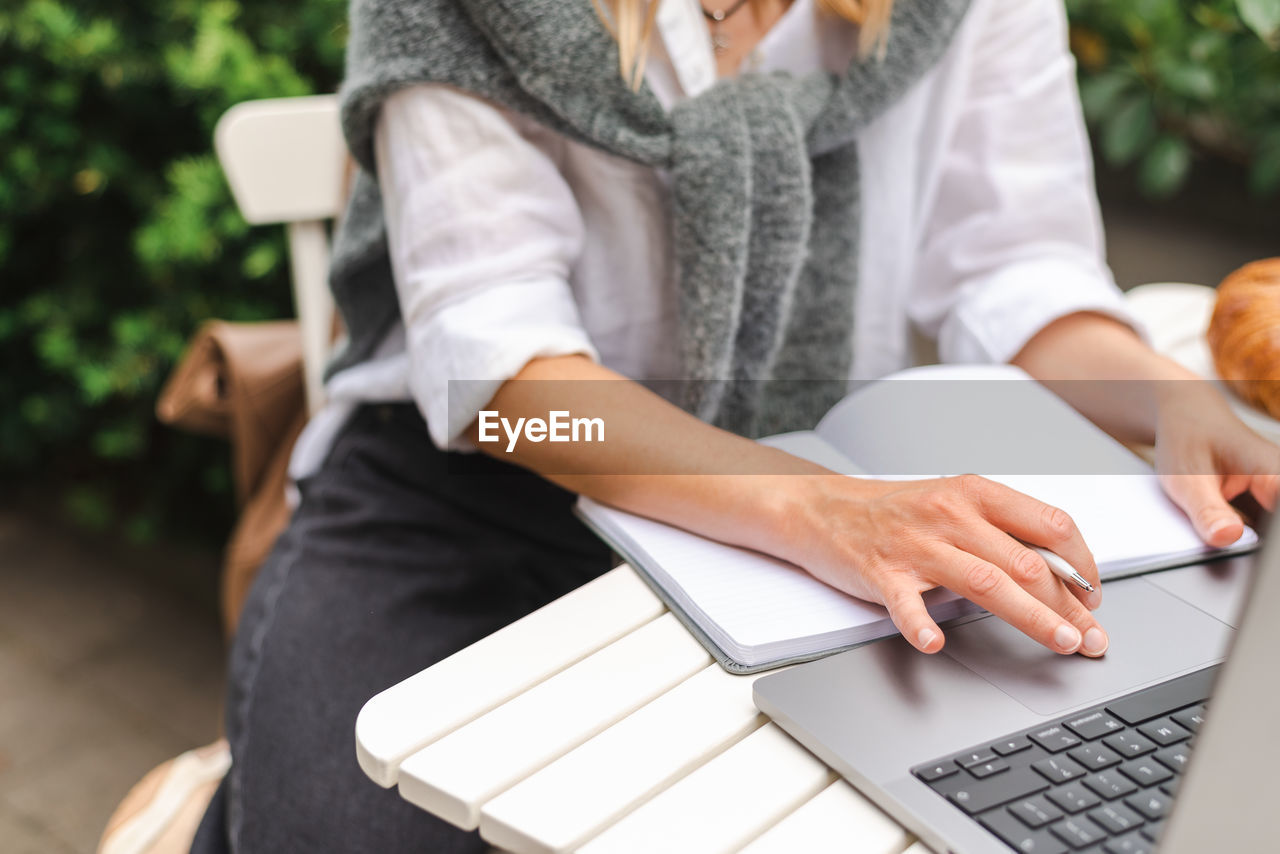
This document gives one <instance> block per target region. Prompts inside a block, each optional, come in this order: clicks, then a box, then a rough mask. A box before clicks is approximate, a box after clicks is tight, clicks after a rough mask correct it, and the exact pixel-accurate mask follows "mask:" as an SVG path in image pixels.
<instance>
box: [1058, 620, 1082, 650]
mask: <svg viewBox="0 0 1280 854" xmlns="http://www.w3.org/2000/svg"><path fill="white" fill-rule="evenodd" d="M1053 642H1054V643H1056V644H1057V645H1058V649H1060V650H1062V651H1063V652H1075V651H1076V650H1077V649H1078V648H1079V647H1080V630H1079V629H1077V628H1076V627H1075V626H1073V625H1070V624H1069V623H1062V624H1061V625H1060V626H1058V627H1057V628H1056V629H1054V630H1053Z"/></svg>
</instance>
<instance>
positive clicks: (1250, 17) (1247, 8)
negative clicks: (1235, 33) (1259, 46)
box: [1236, 0, 1280, 48]
mask: <svg viewBox="0 0 1280 854" xmlns="http://www.w3.org/2000/svg"><path fill="white" fill-rule="evenodd" d="M1236 9H1238V10H1239V12H1240V19H1241V20H1243V21H1244V22H1245V25H1246V26H1248V27H1249V29H1251V30H1253V31H1254V32H1255V33H1257V35H1258V38H1260V39H1262V40H1263V41H1264V42H1266V43H1267V44H1268V45H1270V46H1271V47H1273V48H1280V0H1236Z"/></svg>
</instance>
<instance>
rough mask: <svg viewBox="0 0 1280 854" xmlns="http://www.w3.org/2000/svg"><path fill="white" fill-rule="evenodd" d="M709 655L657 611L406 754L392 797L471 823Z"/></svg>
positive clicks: (694, 669)
mask: <svg viewBox="0 0 1280 854" xmlns="http://www.w3.org/2000/svg"><path fill="white" fill-rule="evenodd" d="M711 661H712V659H711V656H710V655H708V654H707V651H706V650H705V649H703V648H702V645H701V644H699V643H698V642H697V641H696V640H694V638H693V636H692V635H690V634H689V632H688V631H687V630H685V628H684V626H682V625H680V621H679V620H677V619H676V618H675V615H673V614H670V613H668V614H664V615H663V616H661V617H659V618H657V619H656V620H654V621H653V622H651V623H648V624H646V625H644V626H642V627H640V628H638V629H636V630H635V631H634V632H632V633H631V634H629V635H626V636H625V637H623V638H621V639H619V640H616V641H614V642H613V643H612V644H610V645H609V646H607V647H605V648H604V649H602V650H600V651H599V652H596V653H594V654H593V655H590V656H588V657H587V658H584V659H583V660H582V661H579V662H578V663H577V664H574V665H573V666H571V667H569V668H568V669H566V670H563V671H561V672H560V673H558V674H556V675H555V676H552V677H551V678H550V679H548V680H546V681H545V682H542V683H540V684H538V685H535V686H534V687H533V688H530V689H529V690H528V691H526V692H525V693H523V694H521V695H519V696H517V697H515V698H514V699H512V700H509V701H508V702H506V703H504V704H502V705H501V706H498V707H497V708H496V709H494V710H493V711H491V712H489V713H487V714H485V715H483V716H481V717H479V718H477V719H476V720H474V721H472V722H471V723H469V724H467V725H466V726H463V727H462V728H461V729H458V730H455V731H454V732H452V733H450V734H449V735H446V736H445V737H443V738H441V739H440V740H439V741H437V742H435V743H434V744H432V745H430V746H428V747H426V748H424V749H423V750H420V751H418V752H417V753H415V754H413V755H412V756H410V757H409V758H408V759H406V760H405V761H404V763H403V764H402V765H401V766H400V794H401V795H402V796H403V797H405V798H406V799H407V800H409V801H411V802H412V803H415V804H417V805H418V806H420V807H422V808H423V809H426V810H428V811H429V812H432V813H435V814H436V815H438V816H440V817H441V818H444V819H445V820H446V821H449V822H451V823H453V824H456V825H457V826H459V827H463V828H466V829H468V830H471V829H474V828H475V827H476V826H477V825H478V824H479V822H480V806H481V804H483V803H484V802H485V801H488V800H489V799H491V798H493V797H494V796H495V795H497V794H499V793H500V792H502V791H503V790H505V789H507V788H510V787H511V786H512V785H514V784H516V783H518V782H519V781H520V780H523V779H524V778H525V777H528V776H529V775H530V774H532V773H533V772H535V771H537V770H538V769H539V768H541V767H543V766H544V765H546V764H547V763H548V762H550V761H552V760H553V759H555V758H557V757H559V756H561V755H563V754H564V753H566V752H567V751H569V750H571V749H573V748H574V747H576V746H578V745H579V744H581V743H582V742H584V741H586V740H587V739H589V738H591V737H592V736H594V735H596V734H597V733H599V732H601V731H602V730H604V729H605V728H606V727H608V726H610V725H612V724H613V723H615V722H616V721H618V720H619V719H621V718H623V717H624V716H626V715H628V714H630V713H631V712H633V711H635V710H636V709H637V708H639V707H640V706H642V705H644V704H645V703H647V702H649V701H650V700H652V699H654V698H655V697H657V696H659V695H660V694H663V693H664V692H666V691H667V690H669V689H671V688H672V687H674V686H676V685H678V684H679V683H681V682H683V681H684V680H685V679H688V678H689V677H690V676H692V675H694V674H695V673H697V672H698V671H700V670H702V669H703V668H705V667H706V666H707V665H708V664H710V663H711Z"/></svg>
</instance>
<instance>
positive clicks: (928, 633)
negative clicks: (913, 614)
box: [916, 629, 938, 649]
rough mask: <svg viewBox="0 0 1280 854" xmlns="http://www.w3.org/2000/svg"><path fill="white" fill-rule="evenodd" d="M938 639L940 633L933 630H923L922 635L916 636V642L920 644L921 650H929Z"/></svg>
mask: <svg viewBox="0 0 1280 854" xmlns="http://www.w3.org/2000/svg"><path fill="white" fill-rule="evenodd" d="M937 637H938V633H937V632H935V631H934V630H933V629H921V630H920V634H918V635H916V640H918V641H919V642H920V648H921V649H928V648H929V645H930V644H932V643H933V641H934V639H935V638H937Z"/></svg>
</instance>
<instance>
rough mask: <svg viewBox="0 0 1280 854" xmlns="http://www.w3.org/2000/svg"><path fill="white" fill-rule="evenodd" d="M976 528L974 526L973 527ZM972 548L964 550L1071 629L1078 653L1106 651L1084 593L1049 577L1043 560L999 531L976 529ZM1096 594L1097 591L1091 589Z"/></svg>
mask: <svg viewBox="0 0 1280 854" xmlns="http://www.w3.org/2000/svg"><path fill="white" fill-rule="evenodd" d="M975 527H977V526H975ZM970 540H971V542H972V545H971V546H970V547H968V548H965V549H964V551H968V552H970V553H971V554H974V555H977V556H978V557H981V558H982V559H984V560H987V561H989V562H991V563H993V564H995V565H996V566H998V567H1000V568H1001V569H1003V570H1004V571H1005V574H1006V575H1008V576H1009V577H1010V578H1011V579H1013V581H1014V583H1015V584H1017V585H1018V586H1019V587H1021V588H1022V589H1023V590H1025V591H1027V592H1028V593H1030V594H1031V595H1032V596H1034V597H1035V598H1037V599H1039V600H1040V601H1041V602H1043V603H1045V604H1046V605H1048V606H1049V607H1050V608H1052V609H1053V610H1054V611H1055V612H1056V613H1057V614H1058V615H1059V616H1061V617H1062V618H1063V619H1065V620H1067V621H1068V622H1069V623H1071V625H1073V626H1075V627H1076V629H1077V630H1078V631H1079V632H1080V635H1081V637H1082V638H1083V641H1082V643H1081V645H1080V652H1082V653H1084V654H1085V655H1089V656H1099V655H1102V654H1103V653H1105V652H1106V651H1107V647H1108V646H1110V644H1111V641H1110V639H1109V638H1108V637H1107V632H1106V630H1105V629H1103V628H1102V626H1101V625H1100V624H1099V623H1098V621H1097V619H1096V618H1095V617H1094V616H1093V614H1092V613H1090V611H1089V608H1088V607H1087V602H1086V601H1084V597H1087V596H1092V595H1094V594H1089V593H1086V592H1085V591H1084V590H1081V589H1080V588H1079V587H1077V586H1076V585H1075V584H1071V583H1069V582H1065V581H1062V580H1061V579H1060V578H1058V576H1056V575H1054V574H1053V571H1052V570H1051V569H1050V568H1049V564H1048V563H1047V562H1046V561H1045V559H1044V558H1043V557H1042V556H1041V555H1039V554H1037V553H1036V552H1035V551H1034V550H1033V549H1029V548H1027V547H1026V546H1025V545H1023V544H1022V543H1020V542H1018V541H1017V540H1015V539H1014V538H1013V537H1010V536H1009V535H1008V534H1005V533H1004V532H1003V531H999V530H997V529H995V528H991V527H987V528H986V530H985V532H984V531H982V530H981V528H978V529H977V531H976V532H975V533H973V534H971V535H970ZM1094 593H1095V594H1096V593H1097V591H1096V590H1095V591H1094Z"/></svg>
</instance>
